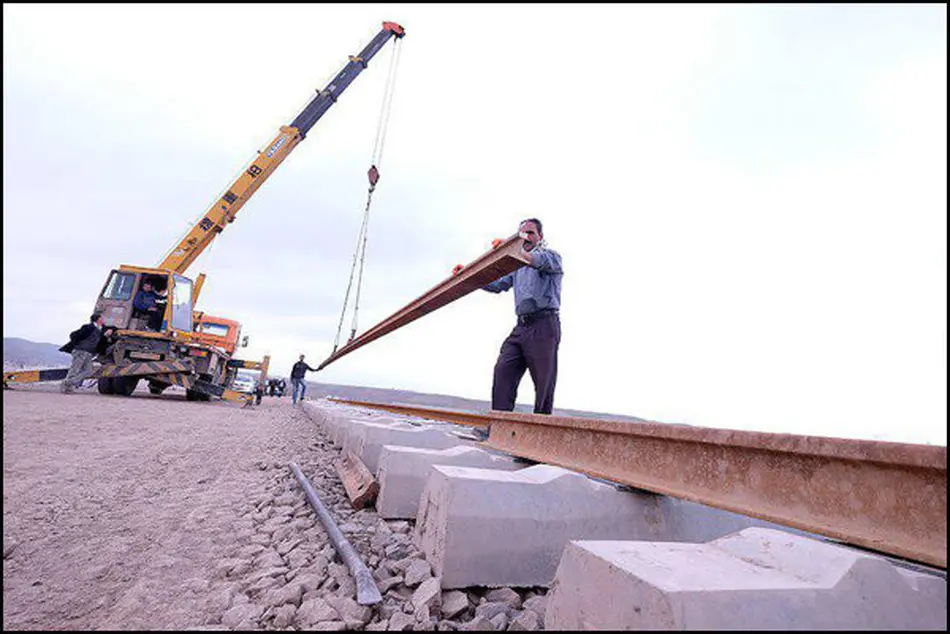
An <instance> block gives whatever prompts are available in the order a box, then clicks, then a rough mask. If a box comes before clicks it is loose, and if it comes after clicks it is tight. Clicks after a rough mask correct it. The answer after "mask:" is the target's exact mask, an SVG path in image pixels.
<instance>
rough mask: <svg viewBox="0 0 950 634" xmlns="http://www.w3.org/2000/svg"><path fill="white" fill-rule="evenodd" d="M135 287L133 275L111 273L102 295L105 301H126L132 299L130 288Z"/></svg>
mask: <svg viewBox="0 0 950 634" xmlns="http://www.w3.org/2000/svg"><path fill="white" fill-rule="evenodd" d="M134 286H135V273H120V272H119V271H112V275H111V276H109V283H108V284H106V291H105V292H104V293H103V294H102V296H103V297H104V298H105V299H117V300H119V301H123V302H124V301H126V300H127V299H129V298H130V297H132V288H133V287H134Z"/></svg>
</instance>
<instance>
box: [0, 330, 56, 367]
mask: <svg viewBox="0 0 950 634" xmlns="http://www.w3.org/2000/svg"><path fill="white" fill-rule="evenodd" d="M63 343H66V341H65V340H63ZM63 343H37V342H35V341H28V340H27V339H20V338H18V337H4V338H3V369H4V370H19V369H23V368H30V369H33V368H36V369H40V370H42V369H44V368H68V367H69V364H70V363H72V357H71V356H70V355H68V354H66V353H65V352H60V351H59V348H60V346H62V345H63Z"/></svg>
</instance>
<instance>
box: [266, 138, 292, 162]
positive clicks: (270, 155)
mask: <svg viewBox="0 0 950 634" xmlns="http://www.w3.org/2000/svg"><path fill="white" fill-rule="evenodd" d="M286 142H287V135H286V134H282V135H280V138H279V139H277V141H276V142H275V143H274V145H272V146H270V149H269V150H267V154H266V156H267V158H273V156H274V154H276V153H277V150H279V149H280V148H281V147H282V146H283V145H284V143H286Z"/></svg>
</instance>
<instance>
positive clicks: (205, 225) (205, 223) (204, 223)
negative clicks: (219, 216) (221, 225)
mask: <svg viewBox="0 0 950 634" xmlns="http://www.w3.org/2000/svg"><path fill="white" fill-rule="evenodd" d="M213 225H214V221H213V220H211V218H209V217H207V216H205V217H204V218H202V219H201V222H199V223H198V226H199V227H201V228H202V229H204V230H205V231H207V230H208V229H210V228H211V227H212V226H213Z"/></svg>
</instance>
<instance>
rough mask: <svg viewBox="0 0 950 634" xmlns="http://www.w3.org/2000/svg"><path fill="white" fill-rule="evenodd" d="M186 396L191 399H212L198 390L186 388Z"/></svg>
mask: <svg viewBox="0 0 950 634" xmlns="http://www.w3.org/2000/svg"><path fill="white" fill-rule="evenodd" d="M185 398H186V399H187V400H189V401H210V400H211V397H210V396H208V395H207V394H204V393H203V392H199V391H198V390H185Z"/></svg>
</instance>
